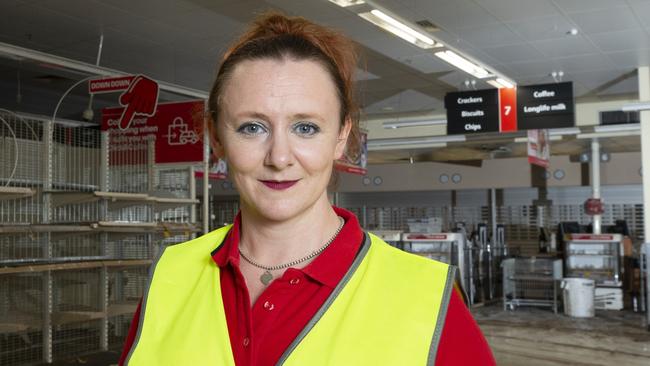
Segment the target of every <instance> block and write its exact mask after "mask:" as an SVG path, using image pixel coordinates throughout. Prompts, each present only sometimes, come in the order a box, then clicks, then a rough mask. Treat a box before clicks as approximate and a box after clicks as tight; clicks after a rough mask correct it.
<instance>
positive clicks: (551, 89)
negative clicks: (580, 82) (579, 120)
mask: <svg viewBox="0 0 650 366" xmlns="http://www.w3.org/2000/svg"><path fill="white" fill-rule="evenodd" d="M574 110H575V108H574V101H573V83H571V82H566V83H555V84H543V85H529V86H519V87H518V88H517V121H518V123H517V125H518V129H519V130H531V129H546V128H566V127H573V126H574V124H575V111H574Z"/></svg>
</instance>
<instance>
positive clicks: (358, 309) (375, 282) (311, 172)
mask: <svg viewBox="0 0 650 366" xmlns="http://www.w3.org/2000/svg"><path fill="white" fill-rule="evenodd" d="M355 66H356V57H355V53H354V47H353V44H352V42H351V41H350V40H349V39H347V38H346V37H344V36H342V35H340V34H338V33H336V32H334V31H332V30H329V29H327V28H324V27H321V26H318V25H315V24H313V23H311V22H309V21H307V20H305V19H302V18H291V17H286V16H283V15H280V14H275V13H270V14H266V15H263V16H261V17H260V18H259V19H258V20H257V21H256V22H255V24H254V25H253V26H252V27H251V29H250V30H249V31H248V32H247V33H246V34H244V35H243V37H242V38H241V39H240V40H239V41H238V42H236V43H235V44H234V45H233V46H232V47H231V48H230V50H229V51H228V52H227V53H226V55H225V56H224V59H223V62H222V64H221V66H220V68H219V72H218V74H217V79H216V81H215V83H214V86H213V88H212V91H211V93H210V100H209V108H210V116H211V119H212V121H211V125H212V127H213V129H214V133H213V134H212V135H213V137H214V147H215V149H216V151H217V152H218V153H219V155H220V156H223V157H225V159H226V160H227V161H228V168H229V174H230V177H231V179H232V180H233V182H234V183H235V185H236V186H237V189H238V191H239V194H240V197H241V212H240V213H239V215H238V216H237V218H236V220H235V223H234V224H233V225H232V226H228V227H225V228H222V229H219V230H216V231H214V232H212V233H209V234H207V235H204V236H202V237H200V238H197V239H195V240H192V241H189V242H187V243H183V244H179V245H175V246H171V247H168V248H167V249H166V250H165V251H164V253H163V254H162V255H161V257H160V259H159V260H158V261H157V262H156V264H155V265H154V268H153V271H152V278H151V282H150V285H149V288H148V289H147V291H146V293H145V295H144V298H143V302H142V305H141V309H138V312H137V313H136V316H135V318H134V322H133V325H132V329H131V332H130V334H129V337H128V339H127V344H126V346H125V350H124V354H123V358H122V360H121V364H128V365H207V364H210V365H275V364H283V365H395V364H403V365H425V364H427V365H431V364H434V363H435V364H439V365H492V364H494V360H493V359H492V356H491V353H490V350H489V348H488V346H487V343H486V342H485V340H484V338H483V337H482V335H481V333H480V331H479V330H478V327H477V326H476V324H475V323H474V321H473V319H472V318H471V315H470V314H469V312H468V311H467V309H466V307H465V306H464V304H463V303H462V301H461V299H460V296H459V295H458V293H456V292H455V291H453V290H452V288H453V286H452V285H451V284H452V282H453V278H454V277H453V268H452V267H451V266H448V265H446V264H443V263H439V262H435V261H431V260H428V259H425V258H421V257H418V256H414V255H411V254H408V253H405V252H402V251H399V250H397V249H394V248H393V247H390V246H389V245H387V244H386V243H384V242H382V241H381V240H380V239H378V238H377V237H374V236H372V235H371V234H367V233H364V232H363V231H362V230H361V228H360V226H359V222H358V221H357V219H356V218H355V217H354V215H353V214H352V213H350V212H348V211H346V210H343V209H339V208H336V207H332V206H331V205H330V203H329V201H328V197H327V186H328V183H329V181H330V177H331V174H332V166H333V162H334V160H336V159H337V158H338V157H340V156H341V155H342V154H343V152H344V149H345V148H346V144H347V143H348V141H357V139H358V117H357V116H358V111H357V107H356V105H355V103H354V90H353V70H354V69H355Z"/></svg>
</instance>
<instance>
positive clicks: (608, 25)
mask: <svg viewBox="0 0 650 366" xmlns="http://www.w3.org/2000/svg"><path fill="white" fill-rule="evenodd" d="M618 3H619V4H623V6H620V7H618V8H613V9H611V8H610V9H601V10H592V11H587V12H584V13H574V14H571V19H573V21H574V22H575V23H576V24H577V25H578V27H580V29H581V30H582V31H583V32H585V33H588V34H593V33H602V32H613V31H617V30H624V29H633V28H640V25H639V22H638V21H637V20H636V17H635V16H634V14H633V13H632V10H630V8H629V7H627V6H625V5H624V4H625V3H623V2H618ZM587 9H589V8H587Z"/></svg>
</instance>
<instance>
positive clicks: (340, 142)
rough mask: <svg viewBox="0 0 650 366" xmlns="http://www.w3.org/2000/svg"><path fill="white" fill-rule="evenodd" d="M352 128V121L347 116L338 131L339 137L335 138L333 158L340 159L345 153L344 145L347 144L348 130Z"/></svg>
mask: <svg viewBox="0 0 650 366" xmlns="http://www.w3.org/2000/svg"><path fill="white" fill-rule="evenodd" d="M351 129H352V121H351V120H350V119H349V118H346V119H345V123H343V127H341V130H340V131H339V137H338V139H337V140H336V148H335V150H334V160H337V159H340V158H341V156H343V153H345V147H346V146H347V144H348V137H350V130H351Z"/></svg>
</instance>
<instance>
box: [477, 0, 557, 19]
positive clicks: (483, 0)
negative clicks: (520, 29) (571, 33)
mask: <svg viewBox="0 0 650 366" xmlns="http://www.w3.org/2000/svg"><path fill="white" fill-rule="evenodd" d="M475 1H476V2H477V3H478V4H479V5H481V6H482V7H484V8H485V9H487V10H488V11H489V12H490V13H491V14H492V15H494V16H495V17H497V18H499V19H500V20H502V21H509V20H516V19H528V18H535V17H541V16H547V15H559V12H558V11H557V8H556V7H555V6H554V5H553V3H552V2H551V1H548V0H475Z"/></svg>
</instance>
